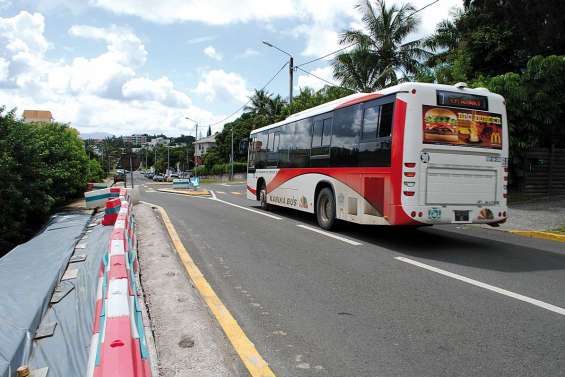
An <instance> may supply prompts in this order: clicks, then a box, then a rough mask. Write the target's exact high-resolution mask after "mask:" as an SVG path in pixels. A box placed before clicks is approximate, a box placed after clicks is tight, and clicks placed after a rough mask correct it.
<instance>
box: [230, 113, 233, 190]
mask: <svg viewBox="0 0 565 377" xmlns="http://www.w3.org/2000/svg"><path fill="white" fill-rule="evenodd" d="M230 163H231V174H230V181H233V123H232V125H231V155H230Z"/></svg>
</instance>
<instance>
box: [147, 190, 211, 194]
mask: <svg viewBox="0 0 565 377" xmlns="http://www.w3.org/2000/svg"><path fill="white" fill-rule="evenodd" d="M157 191H160V192H170V193H172V194H181V195H188V196H210V192H208V190H202V191H190V190H183V189H157Z"/></svg>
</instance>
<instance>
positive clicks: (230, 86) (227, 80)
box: [194, 69, 250, 103]
mask: <svg viewBox="0 0 565 377" xmlns="http://www.w3.org/2000/svg"><path fill="white" fill-rule="evenodd" d="M194 93H196V94H199V95H201V96H204V98H205V99H206V100H207V101H209V102H212V101H229V100H232V99H236V100H237V101H239V102H242V103H243V102H246V101H247V97H248V96H249V95H250V91H249V89H247V86H246V84H245V80H244V79H243V78H242V77H241V76H240V75H238V74H237V73H233V72H225V71H224V70H223V69H216V70H211V71H206V72H204V74H203V75H202V79H201V80H200V82H198V84H197V85H196V88H195V89H194Z"/></svg>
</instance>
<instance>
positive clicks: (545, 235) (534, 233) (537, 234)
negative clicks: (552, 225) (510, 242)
mask: <svg viewBox="0 0 565 377" xmlns="http://www.w3.org/2000/svg"><path fill="white" fill-rule="evenodd" d="M510 233H514V234H518V235H520V236H526V237H532V238H542V239H544V240H551V241H558V242H565V235H562V234H557V233H551V232H542V231H539V230H511V231H510Z"/></svg>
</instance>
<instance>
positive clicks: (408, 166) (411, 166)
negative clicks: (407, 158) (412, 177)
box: [404, 162, 416, 168]
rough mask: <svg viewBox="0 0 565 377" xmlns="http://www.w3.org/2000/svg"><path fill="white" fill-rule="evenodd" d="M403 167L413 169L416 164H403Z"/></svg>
mask: <svg viewBox="0 0 565 377" xmlns="http://www.w3.org/2000/svg"><path fill="white" fill-rule="evenodd" d="M404 166H406V167H407V168H415V167H416V163H415V162H405V163H404Z"/></svg>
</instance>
